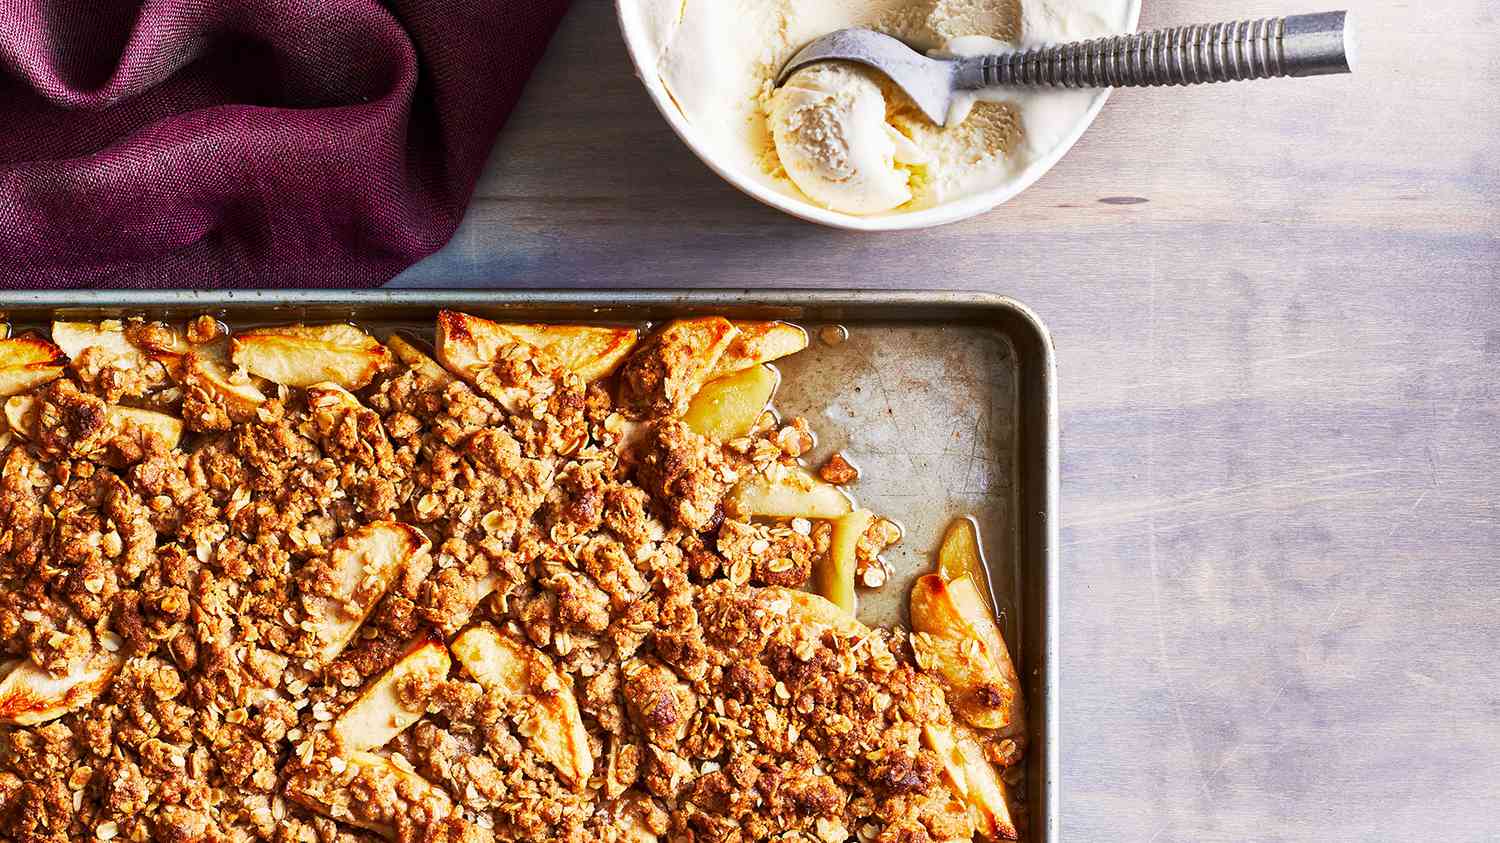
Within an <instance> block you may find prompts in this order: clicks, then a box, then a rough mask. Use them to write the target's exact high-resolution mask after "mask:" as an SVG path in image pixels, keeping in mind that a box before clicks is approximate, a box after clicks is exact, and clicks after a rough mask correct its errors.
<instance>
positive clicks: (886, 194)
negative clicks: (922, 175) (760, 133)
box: [766, 62, 924, 214]
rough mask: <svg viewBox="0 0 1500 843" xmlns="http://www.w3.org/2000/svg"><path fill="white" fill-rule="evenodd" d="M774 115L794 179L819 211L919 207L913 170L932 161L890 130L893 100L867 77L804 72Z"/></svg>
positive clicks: (830, 70)
mask: <svg viewBox="0 0 1500 843" xmlns="http://www.w3.org/2000/svg"><path fill="white" fill-rule="evenodd" d="M766 115H767V119H768V121H769V123H770V127H771V137H772V139H773V140H774V141H775V143H776V157H777V158H778V159H779V160H780V162H781V166H782V168H783V169H784V170H785V171H786V175H787V177H788V178H790V179H791V180H792V183H793V184H795V185H796V186H797V187H798V188H800V189H801V190H802V192H803V193H805V194H807V196H808V198H809V199H811V200H813V201H814V202H817V203H818V204H819V205H823V206H825V207H828V208H832V209H833V210H835V211H843V212H845V213H848V214H875V213H879V212H881V211H889V210H891V209H892V208H897V207H900V206H902V205H905V204H906V203H907V202H910V201H911V199H912V192H911V187H910V186H909V184H908V182H910V180H911V171H910V170H909V169H907V166H908V165H912V164H919V163H921V162H922V161H923V160H924V157H923V155H922V154H921V152H920V151H919V150H918V149H917V148H916V145H915V144H913V143H912V142H911V140H910V139H908V138H907V137H906V136H905V135H903V134H901V132H900V131H898V130H897V129H896V127H895V126H892V125H891V124H890V123H887V122H886V105H885V95H884V94H883V93H881V91H880V86H879V85H876V84H875V83H874V82H873V81H871V80H870V79H869V78H868V77H867V76H866V75H865V74H863V73H861V72H858V71H857V70H855V69H854V68H853V67H850V66H848V65H844V64H839V63H833V62H825V63H822V64H818V65H814V66H812V67H809V68H806V69H804V70H800V71H798V72H797V73H796V74H794V75H793V76H792V78H790V79H788V80H787V83H786V84H785V85H784V86H782V87H781V88H779V89H777V91H776V93H774V94H772V95H771V99H770V101H769V102H768V103H767V105H766Z"/></svg>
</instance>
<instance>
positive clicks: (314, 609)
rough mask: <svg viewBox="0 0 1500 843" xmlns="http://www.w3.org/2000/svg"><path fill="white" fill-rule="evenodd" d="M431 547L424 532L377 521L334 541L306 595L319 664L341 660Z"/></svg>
mask: <svg viewBox="0 0 1500 843" xmlns="http://www.w3.org/2000/svg"><path fill="white" fill-rule="evenodd" d="M430 546H431V543H430V542H429V541H428V540H427V537H426V536H425V535H423V534H422V531H421V530H418V529H417V528H416V527H413V526H411V525H409V524H402V523H399V522H396V521H377V522H375V523H373V524H369V525H366V526H364V527H360V528H359V529H357V530H354V531H353V532H350V533H346V534H344V535H343V536H341V537H340V538H339V539H338V541H336V542H334V544H333V547H332V548H330V549H329V551H328V558H327V560H325V561H324V563H323V564H322V565H321V566H319V568H318V569H317V571H316V573H315V574H314V577H315V578H314V580H313V582H311V583H308V584H304V587H303V592H302V608H303V610H304V611H305V612H306V613H307V617H308V619H309V620H310V621H311V622H312V626H313V631H312V635H313V636H314V638H315V642H314V646H313V650H314V658H315V661H316V663H317V664H318V665H320V666H326V665H328V664H329V663H330V662H332V661H333V660H334V659H336V658H338V655H339V653H341V652H343V650H344V648H345V647H346V646H348V644H349V642H350V641H352V640H353V639H354V635H355V633H357V632H358V631H359V627H360V624H362V623H364V622H365V618H367V617H369V615H370V612H371V611H373V610H374V609H375V604H376V603H379V602H380V598H381V597H383V596H385V593H386V591H387V590H388V589H389V588H390V587H391V584H392V583H393V582H395V580H396V577H397V576H398V575H400V573H401V572H402V570H404V569H405V568H406V566H407V565H408V564H410V563H411V561H412V560H413V559H414V558H415V557H416V556H418V555H420V554H423V553H426V552H427V550H428V548H429V547H430Z"/></svg>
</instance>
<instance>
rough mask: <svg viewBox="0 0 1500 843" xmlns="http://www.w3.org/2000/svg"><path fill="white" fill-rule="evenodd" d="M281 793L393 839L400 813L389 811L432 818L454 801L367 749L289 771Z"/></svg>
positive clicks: (443, 814)
mask: <svg viewBox="0 0 1500 843" xmlns="http://www.w3.org/2000/svg"><path fill="white" fill-rule="evenodd" d="M370 793H385V794H391V795H393V796H395V797H397V798H396V799H376V800H371V799H369V798H367V795H368V794H370ZM286 796H287V798H288V799H290V800H292V801H293V802H296V803H297V804H299V805H301V806H303V807H304V808H307V809H309V810H311V811H315V812H317V813H319V814H322V815H323V816H325V817H329V818H331V819H335V820H338V821H339V822H341V823H347V824H349V825H352V826H355V827H357V828H362V829H365V830H366V831H372V832H374V833H375V834H378V835H380V836H381V837H384V838H386V839H387V840H395V839H396V837H397V822H398V820H399V819H400V817H398V816H397V815H396V814H395V813H394V812H392V808H393V807H395V806H399V807H400V809H401V810H402V812H403V813H405V814H407V815H409V816H421V817H425V818H427V819H428V820H429V821H431V822H438V821H442V820H444V819H446V818H448V817H449V816H450V815H451V814H452V813H453V800H452V799H451V798H449V796H448V794H447V793H446V792H445V791H444V790H443V789H442V788H441V787H438V786H436V785H434V784H433V783H432V782H429V781H428V780H426V779H424V778H422V777H421V776H419V775H417V774H416V773H415V772H412V771H411V770H408V769H405V768H402V767H398V766H396V764H395V762H393V761H392V760H391V759H389V758H386V757H384V756H381V755H376V754H374V753H372V752H352V753H350V754H348V755H347V756H335V757H333V758H330V759H328V760H327V761H326V762H325V763H321V764H318V765H308V766H301V767H298V768H296V769H294V770H293V771H292V773H291V775H289V776H288V777H287V782H286Z"/></svg>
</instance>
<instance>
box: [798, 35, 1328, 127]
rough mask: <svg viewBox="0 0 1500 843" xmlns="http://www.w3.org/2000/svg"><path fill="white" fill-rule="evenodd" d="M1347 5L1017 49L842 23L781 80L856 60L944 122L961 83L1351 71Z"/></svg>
mask: <svg viewBox="0 0 1500 843" xmlns="http://www.w3.org/2000/svg"><path fill="white" fill-rule="evenodd" d="M1347 23H1348V13H1347V12H1324V13H1322V14H1315V15H1292V16H1291V17H1285V18H1264V19H1261V20H1247V21H1238V22H1235V23H1215V24H1198V25H1193V26H1179V27H1177V28H1175V29H1158V30H1155V31H1152V32H1140V33H1136V34H1134V35H1116V36H1112V37H1108V38H1096V39H1094V40H1092V41H1079V42H1076V43H1071V44H1056V45H1052V46H1047V47H1037V48H1034V49H1030V50H1024V51H1019V52H1012V53H1001V54H999V55H989V56H966V57H958V58H932V57H929V56H925V55H923V54H921V53H919V52H917V51H916V50H914V49H912V48H911V47H908V46H907V45H906V44H905V43H903V42H901V41H899V40H897V39H895V38H892V37H891V36H889V35H884V34H881V33H879V32H874V31H872V30H869V29H841V30H839V31H838V32H834V33H831V34H829V35H825V36H823V37H822V38H819V39H817V40H816V41H813V42H812V43H811V44H808V45H807V46H806V47H803V48H802V50H801V51H799V52H798V53H797V54H796V55H795V56H792V59H791V61H789V62H787V63H786V66H785V67H784V68H782V70H781V75H780V77H779V78H778V79H777V80H776V84H777V85H781V84H782V83H784V82H786V80H787V77H789V76H791V75H792V73H794V72H795V71H797V70H799V69H801V68H803V67H806V66H807V65H809V64H813V63H815V62H821V61H833V60H840V61H852V62H858V63H860V64H866V65H869V66H870V67H873V68H875V69H876V70H878V71H880V72H881V73H884V74H885V75H886V76H889V77H890V78H891V80H892V81H894V82H895V83H896V84H897V85H899V86H900V87H901V89H902V90H904V91H906V93H907V94H908V95H910V96H911V98H912V101H914V102H915V103H916V104H917V107H918V108H920V109H922V113H923V114H926V115H927V117H928V119H930V120H931V121H932V122H934V123H936V124H937V125H939V126H942V125H944V124H945V123H946V122H947V119H948V106H949V104H950V102H951V101H952V99H953V96H954V94H955V93H959V92H964V91H977V90H981V89H984V88H995V87H1021V88H1041V87H1053V88H1141V87H1155V86H1159V85H1198V84H1203V83H1207V82H1230V81H1237V80H1241V79H1270V78H1272V77H1278V76H1322V75H1326V74H1331V73H1349V72H1350V71H1351V70H1353V65H1354V40H1353V33H1352V32H1351V31H1350V29H1349V27H1348V25H1347Z"/></svg>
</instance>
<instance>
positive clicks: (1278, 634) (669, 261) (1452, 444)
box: [397, 0, 1500, 841]
mask: <svg viewBox="0 0 1500 843" xmlns="http://www.w3.org/2000/svg"><path fill="white" fill-rule="evenodd" d="M1347 5H1348V6H1349V7H1350V8H1351V9H1352V10H1353V12H1354V15H1355V23H1356V26H1358V28H1359V32H1360V35H1361V40H1362V48H1363V50H1362V58H1363V64H1362V66H1361V67H1360V69H1359V73H1358V74H1357V75H1356V76H1353V77H1345V78H1330V79H1319V80H1304V81H1277V82H1265V83H1257V84H1253V85H1234V86H1215V87H1211V88H1198V89H1185V90H1171V91H1127V92H1122V93H1120V94H1118V95H1117V96H1116V97H1115V98H1114V99H1113V100H1112V101H1111V102H1110V103H1109V105H1108V106H1107V107H1106V108H1105V111H1104V113H1103V114H1102V116H1101V117H1100V119H1099V121H1098V122H1097V123H1096V124H1095V126H1094V128H1093V129H1092V130H1091V131H1090V132H1089V133H1088V135H1087V136H1086V137H1085V138H1084V139H1083V141H1082V142H1080V143H1079V145H1078V146H1077V147H1076V148H1075V149H1074V151H1073V152H1072V153H1071V154H1070V155H1069V156H1068V157H1067V158H1066V159H1064V161H1063V162H1062V163H1061V164H1060V165H1059V166H1058V167H1057V168H1056V169H1055V170H1054V171H1053V172H1052V173H1051V174H1049V175H1048V176H1047V177H1045V178H1044V179H1043V180H1042V181H1041V182H1040V183H1039V184H1038V185H1037V186H1036V187H1035V188H1033V189H1032V190H1030V191H1028V192H1027V193H1026V194H1024V195H1023V196H1021V197H1020V198H1019V199H1017V200H1016V201H1014V202H1012V203H1011V204H1009V205H1006V206H1003V207H1002V208H1000V209H998V210H996V211H995V212H993V213H990V214H988V215H985V216H982V217H980V218H978V219H975V220H972V221H970V222H966V223H961V224H957V225H953V226H949V227H946V228H942V229H937V230H933V231H927V232H916V233H910V234H890V235H858V234H850V233H846V232H837V231H829V230H823V229H819V228H815V227H812V226H809V225H807V224H804V223H801V222H798V221H796V220H793V219H790V218H788V217H784V216H782V215H780V214H778V213H777V212H775V211H772V210H769V209H766V208H764V207H762V206H760V205H758V204H756V203H754V202H753V201H751V200H749V199H747V198H744V197H742V196H741V195H740V194H738V193H737V192H735V191H734V190H733V189H732V188H730V187H728V186H727V185H725V184H724V183H722V182H721V181H719V180H718V179H717V178H716V177H715V176H714V175H713V174H712V173H711V172H710V171H709V170H708V169H707V168H705V167H704V166H703V165H702V164H701V163H699V162H698V161H697V160H696V159H695V158H693V157H692V155H691V154H690V153H688V152H687V151H686V149H685V148H684V147H682V145H681V144H680V143H679V142H678V141H677V140H676V138H675V137H674V136H673V135H672V134H671V133H670V131H669V130H668V129H667V128H666V126H665V124H664V123H663V122H661V120H660V119H659V117H658V116H657V115H656V114H655V112H654V111H653V110H652V107H651V105H650V103H649V101H648V100H647V98H646V96H645V94H644V93H643V92H642V90H641V89H640V87H639V85H638V83H637V82H636V80H635V79H634V78H633V77H632V76H631V72H630V68H629V63H628V61H627V59H626V57H625V53H624V50H623V48H622V47H621V45H620V43H619V38H618V35H617V32H616V30H615V27H614V21H613V12H612V5H611V4H610V3H607V2H605V0H577V2H575V4H574V9H573V11H572V12H571V13H570V14H569V17H568V18H567V20H566V21H565V22H564V24H563V28H562V30H561V31H560V32H559V34H558V37H557V38H556V40H555V41H554V43H553V45H552V48H551V52H550V54H549V56H548V58H547V60H546V62H545V63H544V64H543V66H542V68H541V69H540V70H539V71H538V73H537V76H536V78H535V80H534V81H533V83H532V85H531V87H530V88H529V90H528V94H527V96H526V99H525V100H524V102H523V104H522V106H521V108H520V109H519V110H518V112H517V114H516V115H515V117H514V118H513V120H512V121H511V123H510V125H509V126H508V127H507V128H506V130H505V132H504V133H503V135H502V137H501V139H500V142H499V144H498V146H497V147H496V150H495V153H494V158H493V160H492V162H491V165H490V168H489V171H488V173H487V175H486V177H485V178H484V180H483V182H482V183H481V185H480V188H479V190H478V193H477V195H476V197H475V200H474V203H473V207H472V208H471V210H470V212H469V214H468V217H467V219H466V220H465V223H464V225H463V228H462V229H461V230H460V233H459V235H458V237H457V238H456V239H455V240H454V242H453V243H452V244H451V245H450V246H449V247H448V248H447V249H445V250H444V251H443V252H441V253H440V254H438V255H436V256H434V257H433V258H431V259H429V260H428V261H426V262H424V263H422V264H420V265H418V266H417V267H414V268H413V269H412V270H410V271H409V272H408V273H406V274H405V275H404V276H403V277H402V278H401V279H399V280H398V282H397V283H398V284H401V285H422V286H485V285H506V286H533V287H539V286H590V287H594V286H621V287H640V286H667V287H671V286H719V287H760V286H782V287H791V286H803V285H819V286H872V287H882V288H893V287H896V288H909V287H931V288H939V287H941V288H972V289H987V290H994V291H997V292H1003V293H1007V294H1011V295H1014V296H1016V297H1018V298H1020V299H1021V300H1023V301H1026V302H1027V303H1029V304H1031V305H1032V306H1034V307H1035V308H1036V309H1037V310H1038V311H1039V312H1040V313H1041V314H1042V316H1043V318H1045V319H1046V320H1047V321H1048V322H1049V324H1050V325H1051V326H1052V328H1053V331H1054V333H1055V334H1056V337H1057V342H1058V346H1059V350H1060V359H1061V389H1062V399H1063V408H1064V413H1063V501H1064V505H1063V515H1064V520H1063V543H1064V548H1063V569H1064V572H1065V581H1064V587H1063V666H1062V670H1063V703H1062V707H1063V726H1062V732H1063V739H1064V747H1063V795H1064V801H1063V825H1064V832H1065V836H1066V838H1067V839H1070V840H1074V839H1076V840H1102V839H1125V840H1157V841H1177V840H1181V841H1215V840H1370V839H1377V838H1385V837H1391V838H1407V839H1422V840H1427V839H1442V840H1484V839H1494V837H1495V835H1496V829H1500V666H1497V662H1496V659H1495V653H1496V650H1497V642H1500V612H1497V611H1496V609H1495V608H1494V607H1495V606H1496V605H1497V604H1500V572H1497V570H1496V563H1497V560H1496V551H1497V549H1500V424H1497V423H1500V418H1497V416H1500V390H1497V386H1496V378H1495V372H1496V370H1497V367H1500V206H1497V202H1500V164H1497V162H1500V106H1497V104H1496V99H1495V92H1496V91H1497V90H1500V39H1497V38H1496V32H1497V24H1500V21H1497V13H1500V6H1497V5H1496V4H1495V3H1494V2H1493V0H1429V2H1425V3H1394V2H1377V0H1348V3H1347ZM1317 10H1319V9H1314V8H1311V7H1300V6H1296V7H1289V6H1287V5H1286V3H1285V2H1283V1H1282V0H1277V2H1263V0H1242V2H1238V3H1235V4H1231V5H1229V6H1226V5H1224V4H1219V3H1207V2H1201V0H1199V2H1188V0H1159V1H1158V2H1148V3H1147V6H1146V14H1145V18H1144V20H1143V24H1144V25H1146V26H1156V25H1169V24H1176V23H1183V22H1190V21H1199V20H1204V21H1206V20H1216V19H1220V18H1225V17H1229V16H1239V15H1265V14H1281V13H1289V12H1299V11H1317ZM1120 197H1130V198H1131V199H1132V200H1144V201H1130V202H1121V201H1118V199H1119V198H1120Z"/></svg>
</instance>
